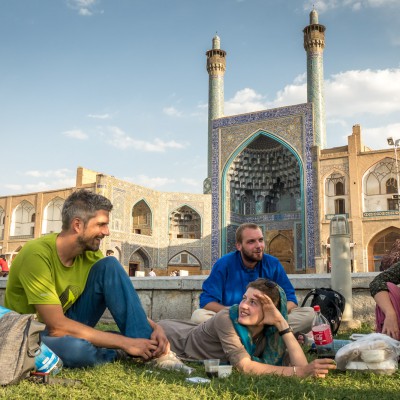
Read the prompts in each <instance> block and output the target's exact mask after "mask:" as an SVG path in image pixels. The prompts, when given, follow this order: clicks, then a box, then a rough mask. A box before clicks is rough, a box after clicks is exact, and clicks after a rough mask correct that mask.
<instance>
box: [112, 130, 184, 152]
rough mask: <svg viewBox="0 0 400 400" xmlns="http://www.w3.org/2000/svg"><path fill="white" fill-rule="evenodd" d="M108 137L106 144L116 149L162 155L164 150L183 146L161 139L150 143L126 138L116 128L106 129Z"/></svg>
mask: <svg viewBox="0 0 400 400" xmlns="http://www.w3.org/2000/svg"><path fill="white" fill-rule="evenodd" d="M108 130H109V132H110V135H109V137H108V140H107V142H108V143H109V144H110V145H111V146H114V147H116V148H118V149H123V150H125V149H128V148H133V149H136V150H142V151H147V152H156V153H157V152H158V153H163V152H165V150H166V149H183V148H184V147H185V145H184V144H182V143H178V142H175V141H174V140H170V141H168V142H165V141H163V140H161V139H158V138H156V139H154V140H153V141H152V142H149V141H145V140H138V139H134V138H132V137H130V136H128V135H127V134H126V133H125V132H124V131H123V130H122V129H120V128H118V127H115V126H114V127H109V128H108Z"/></svg>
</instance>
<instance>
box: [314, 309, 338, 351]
mask: <svg viewBox="0 0 400 400" xmlns="http://www.w3.org/2000/svg"><path fill="white" fill-rule="evenodd" d="M314 311H315V316H314V320H313V323H312V328H311V330H312V333H313V337H314V343H315V347H316V349H317V356H318V358H335V351H334V346H333V336H332V330H331V326H330V324H329V322H328V320H327V319H326V318H325V317H324V316H323V315H322V314H321V308H320V306H314Z"/></svg>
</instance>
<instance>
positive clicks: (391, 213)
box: [363, 210, 399, 218]
mask: <svg viewBox="0 0 400 400" xmlns="http://www.w3.org/2000/svg"><path fill="white" fill-rule="evenodd" d="M394 215H396V216H397V215H399V212H398V211H397V210H389V211H367V212H364V213H363V217H365V218H368V217H391V216H394Z"/></svg>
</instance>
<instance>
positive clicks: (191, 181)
mask: <svg viewBox="0 0 400 400" xmlns="http://www.w3.org/2000/svg"><path fill="white" fill-rule="evenodd" d="M181 182H182V183H184V184H186V185H188V186H194V187H200V186H202V185H203V183H202V182H200V181H197V180H196V179H193V178H181Z"/></svg>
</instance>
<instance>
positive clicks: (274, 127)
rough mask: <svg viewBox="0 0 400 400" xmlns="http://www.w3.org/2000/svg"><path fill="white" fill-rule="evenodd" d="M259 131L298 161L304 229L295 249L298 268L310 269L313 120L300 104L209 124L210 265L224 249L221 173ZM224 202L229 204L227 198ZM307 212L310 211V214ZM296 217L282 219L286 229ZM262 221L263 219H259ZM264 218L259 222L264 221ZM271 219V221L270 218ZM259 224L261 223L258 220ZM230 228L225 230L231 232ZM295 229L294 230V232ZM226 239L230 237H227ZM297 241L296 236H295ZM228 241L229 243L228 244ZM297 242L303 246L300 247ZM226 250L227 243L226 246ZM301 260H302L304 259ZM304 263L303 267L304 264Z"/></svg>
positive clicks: (308, 106)
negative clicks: (298, 250)
mask: <svg viewBox="0 0 400 400" xmlns="http://www.w3.org/2000/svg"><path fill="white" fill-rule="evenodd" d="M260 131H262V132H267V133H268V135H270V136H271V137H272V138H275V139H276V140H278V141H279V142H281V143H284V144H285V145H286V146H287V147H289V148H291V150H292V152H293V153H295V154H296V155H297V157H298V159H299V162H301V165H302V166H303V170H304V177H303V180H304V185H303V188H302V198H303V200H304V201H303V205H304V206H305V210H304V213H305V226H304V224H301V225H303V227H302V228H301V229H302V235H301V238H302V240H301V241H299V240H298V239H296V241H297V242H299V243H297V244H296V246H297V248H300V247H302V248H303V249H301V250H300V252H301V253H303V254H304V256H301V257H302V258H303V259H302V260H301V262H302V264H301V265H302V267H303V268H305V267H306V266H307V267H308V268H310V267H311V268H312V267H314V247H315V246H314V237H315V230H316V229H318V219H317V220H316V219H315V214H314V213H313V212H312V210H314V205H315V206H316V207H318V203H317V204H315V199H314V196H313V193H314V191H315V190H314V189H315V187H316V183H315V177H314V174H313V170H312V167H313V165H312V164H313V159H312V147H313V146H314V136H313V117H312V105H311V104H300V105H296V106H289V107H282V108H278V109H273V110H266V111H260V112H254V113H249V114H242V115H236V116H233V117H225V118H220V119H217V120H214V121H213V137H212V238H211V248H212V255H211V257H212V263H214V262H215V261H216V260H217V259H218V258H219V257H220V256H221V251H222V249H223V248H224V247H225V243H223V240H225V238H226V237H227V226H223V224H224V222H223V221H228V220H229V218H228V216H227V215H226V213H227V210H229V205H228V204H223V201H222V199H223V198H224V195H223V191H225V189H224V188H223V187H222V185H223V182H222V179H223V173H224V170H225V169H226V168H227V166H228V167H229V165H227V163H229V162H231V160H232V157H233V158H234V156H235V155H236V154H235V153H237V151H238V149H240V148H241V146H243V144H244V143H248V142H249V141H251V140H252V138H254V137H256V136H257V135H258V134H259V133H260ZM226 201H228V202H229V199H227V200H226ZM310 211H311V212H310ZM296 217H298V213H293V215H291V213H289V214H288V215H287V216H285V217H284V220H285V221H286V222H287V225H288V226H291V227H293V222H292V223H290V222H289V221H290V220H291V219H292V218H296ZM260 218H261V219H262V218H263V216H260ZM267 219H268V218H266V220H264V221H263V222H267ZM272 219H273V218H272ZM260 222H261V221H260ZM281 223H282V221H279V226H282V225H281ZM272 227H273V221H270V225H267V229H268V228H269V229H272ZM231 230H232V228H229V231H231ZM297 230H298V228H296V231H297ZM228 236H230V235H228ZM296 238H298V234H296ZM231 240H232V239H230V240H229V242H231ZM300 242H302V243H304V242H305V243H304V246H300ZM229 247H231V244H230V243H229ZM304 258H305V260H304ZM306 264H307V265H306Z"/></svg>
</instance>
